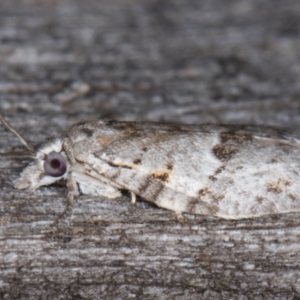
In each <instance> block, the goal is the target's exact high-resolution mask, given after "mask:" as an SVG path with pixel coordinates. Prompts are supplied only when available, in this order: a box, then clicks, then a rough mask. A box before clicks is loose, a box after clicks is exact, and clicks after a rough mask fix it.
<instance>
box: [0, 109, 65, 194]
mask: <svg viewBox="0 0 300 300" xmlns="http://www.w3.org/2000/svg"><path fill="white" fill-rule="evenodd" d="M0 120H1V122H2V124H3V125H4V126H5V127H6V128H7V129H8V130H9V131H11V132H12V133H13V134H15V135H16V136H17V137H18V138H19V140H20V141H21V142H22V144H23V145H24V146H25V147H26V149H27V150H28V151H27V152H26V155H21V156H29V157H31V158H33V159H34V162H33V163H31V164H30V165H29V166H28V167H27V168H26V169H25V170H24V171H23V172H22V173H21V176H20V178H19V179H18V180H17V182H16V183H15V187H16V188H18V189H26V188H27V189H29V190H31V191H34V190H36V189H37V188H38V187H40V186H42V185H49V184H51V183H54V182H55V181H58V180H60V179H66V178H67V176H68V172H69V169H70V164H69V162H68V158H67V155H66V153H65V152H64V151H63V146H62V145H63V143H62V139H60V138H53V139H50V140H49V141H47V142H46V143H44V144H42V145H40V146H38V147H36V146H34V145H32V144H31V143H29V142H27V141H26V140H25V139H24V138H23V137H22V136H21V134H20V133H18V132H17V131H16V130H15V129H14V128H13V127H12V126H11V125H10V124H9V123H8V121H7V120H6V119H5V118H4V117H3V116H2V114H1V113H0ZM7 154H8V155H9V154H10V153H7Z"/></svg>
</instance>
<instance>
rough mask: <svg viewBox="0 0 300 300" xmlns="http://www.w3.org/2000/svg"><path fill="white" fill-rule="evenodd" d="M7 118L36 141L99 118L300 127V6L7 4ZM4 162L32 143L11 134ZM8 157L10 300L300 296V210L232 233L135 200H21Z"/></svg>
mask: <svg viewBox="0 0 300 300" xmlns="http://www.w3.org/2000/svg"><path fill="white" fill-rule="evenodd" d="M0 24H1V26H0V41H1V42H0V109H1V111H2V112H3V113H4V115H5V116H6V117H7V118H8V120H9V121H10V122H11V123H12V124H13V125H14V126H15V127H16V128H17V129H18V130H20V131H21V132H22V133H23V135H24V136H25V137H26V138H27V139H29V140H31V141H32V142H34V143H39V142H42V141H44V140H45V139H46V138H47V137H49V136H51V135H60V134H61V133H63V131H64V130H66V129H67V128H68V126H70V125H71V124H72V123H74V122H76V121H81V120H85V119H90V118H113V119H119V120H121V119H122V120H138V121H143V120H144V121H149V120H150V121H167V122H180V123H207V122H210V123H237V124H257V125H263V124H264V125H266V124H267V125H276V126H278V127H286V126H290V127H298V126H299V125H300V114H299V111H300V100H299V97H300V84H299V82H300V56H299V53H300V5H299V3H297V2H296V1H282V2H280V1H278V2H276V5H275V4H274V1H272V0H267V1H263V2H262V1H254V0H250V1H248V0H247V1H246V0H245V1H237V0H236V1H221V0H219V1H217V0H210V1H202V0H201V1H198V0H194V1H190V0H188V1H179V0H177V1H175V0H169V1H160V0H159V1H158V0H157V1H150V0H149V1H137V0H127V1H108V0H107V1H96V0H94V1H58V0H57V1H54V0H53V1H50V0H49V1H38V0H27V1H25V0H24V1H2V2H1V3H0ZM0 138H1V145H0V146H1V147H0V150H1V151H2V152H3V151H7V150H11V149H12V150H20V149H22V146H21V145H20V143H19V141H18V140H17V139H16V138H15V137H14V136H12V135H11V134H10V133H8V132H7V131H5V130H4V128H3V127H2V126H1V127H0ZM28 163H29V160H27V159H17V158H6V157H3V158H1V159H0V168H1V174H0V180H1V181H0V182H1V190H0V195H1V196H0V225H1V227H0V251H1V252H0V253H1V255H0V298H1V299H296V298H299V296H300V266H299V261H300V218H299V217H300V214H299V213H298V214H287V215H276V216H266V217H262V218H256V219H249V220H241V221H225V220H221V219H218V218H213V217H202V216H193V215H185V220H184V222H179V221H178V220H177V218H176V216H175V215H174V214H173V213H172V212H169V211H166V210H163V209H159V208H156V207H153V206H150V205H148V204H147V203H145V202H143V201H141V200H140V199H139V201H138V203H137V204H136V205H135V206H133V205H132V204H131V203H130V197H129V195H127V194H124V195H123V196H122V198H120V199H117V200H108V199H99V198H93V197H88V196H80V197H79V198H78V200H77V202H76V204H75V207H74V210H73V213H72V216H71V217H70V219H69V220H68V222H65V223H63V224H60V225H59V226H53V220H54V219H55V218H56V217H57V216H58V215H59V213H60V212H62V211H63V209H64V200H65V196H66V189H65V187H64V186H61V185H56V186H51V187H43V188H41V189H39V190H38V191H36V192H35V193H34V194H29V193H27V192H26V191H18V190H16V189H15V188H14V187H13V181H14V180H15V179H16V178H18V176H19V174H20V172H21V170H22V169H23V168H24V167H25V166H26V165H27V164H28Z"/></svg>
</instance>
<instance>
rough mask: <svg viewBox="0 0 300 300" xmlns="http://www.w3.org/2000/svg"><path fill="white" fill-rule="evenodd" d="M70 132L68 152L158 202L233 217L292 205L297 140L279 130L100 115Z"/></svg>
mask: <svg viewBox="0 0 300 300" xmlns="http://www.w3.org/2000/svg"><path fill="white" fill-rule="evenodd" d="M87 128H88V129H89V130H87ZM72 134H73V136H72ZM72 134H69V136H68V137H69V138H70V139H71V140H73V141H74V143H73V147H74V153H75V158H76V159H78V160H79V161H81V162H82V163H84V164H86V165H87V166H89V167H90V168H91V169H92V170H93V172H96V173H97V174H99V175H101V176H103V177H104V178H106V179H107V180H108V181H110V182H112V183H115V184H117V185H119V186H121V187H122V188H124V189H127V190H129V191H131V192H134V193H136V194H137V195H140V196H141V197H144V198H145V199H146V200H148V201H151V202H154V203H156V204H157V205H159V206H161V207H164V208H167V209H171V210H174V211H183V212H188V213H196V214H210V215H216V216H220V217H223V218H233V219H239V218H246V217H254V216H259V215H264V214H273V213H285V212H291V211H297V210H298V211H299V210H300V198H299V196H298V192H297V191H298V190H299V187H300V180H299V170H300V163H299V159H298V158H299V155H300V147H299V143H298V141H297V139H295V138H293V137H290V136H289V135H285V134H284V133H282V132H277V131H276V130H272V129H267V130H266V131H265V132H261V133H260V132H259V133H256V132H255V131H254V130H253V128H252V127H250V128H246V127H233V126H230V127H226V126H203V127H199V126H182V127H180V126H177V127H174V126H172V125H170V126H167V125H161V126H160V125H156V124H155V125H152V124H137V123H126V122H110V123H104V122H101V123H99V124H96V123H94V124H91V123H89V125H87V123H85V124H84V127H83V128H81V127H80V126H78V127H77V128H76V129H75V130H74V131H73V133H72ZM78 136H81V137H80V139H79V138H78Z"/></svg>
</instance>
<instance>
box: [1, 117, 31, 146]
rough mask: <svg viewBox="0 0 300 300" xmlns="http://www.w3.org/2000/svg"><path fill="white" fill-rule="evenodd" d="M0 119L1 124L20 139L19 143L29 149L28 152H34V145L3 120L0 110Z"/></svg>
mask: <svg viewBox="0 0 300 300" xmlns="http://www.w3.org/2000/svg"><path fill="white" fill-rule="evenodd" d="M0 120H1V122H2V124H3V125H4V126H5V127H6V128H7V129H8V130H9V131H10V132H12V133H13V134H15V135H16V136H17V137H18V138H19V140H20V141H21V143H22V144H23V145H24V146H25V147H26V148H27V149H28V150H29V151H30V152H34V146H33V145H32V144H30V143H29V142H27V141H26V140H25V139H24V138H23V137H22V136H21V134H20V133H18V132H17V131H16V130H15V129H14V128H13V127H12V126H11V125H10V124H9V123H8V121H6V120H5V118H4V117H3V115H2V113H1V112H0Z"/></svg>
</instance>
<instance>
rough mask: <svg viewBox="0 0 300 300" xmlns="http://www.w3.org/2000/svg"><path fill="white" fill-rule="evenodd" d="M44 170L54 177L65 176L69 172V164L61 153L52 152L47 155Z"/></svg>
mask: <svg viewBox="0 0 300 300" xmlns="http://www.w3.org/2000/svg"><path fill="white" fill-rule="evenodd" d="M44 170H45V172H46V174H47V175H50V176H53V177H60V176H62V175H64V174H65V173H66V171H67V164H66V161H65V159H64V158H63V156H62V155H61V154H60V153H57V152H51V153H50V154H48V155H47V157H46V160H45V163H44Z"/></svg>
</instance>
